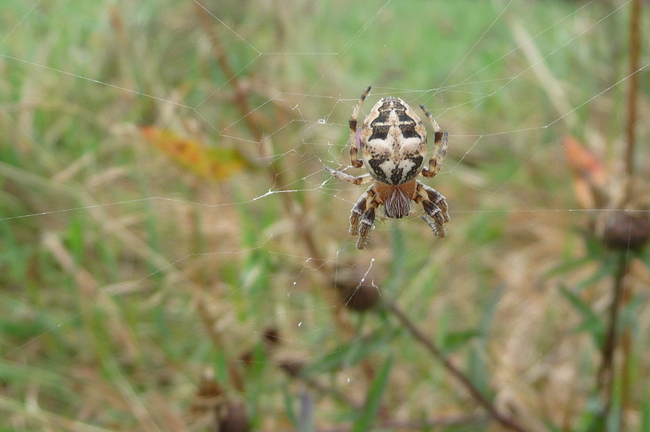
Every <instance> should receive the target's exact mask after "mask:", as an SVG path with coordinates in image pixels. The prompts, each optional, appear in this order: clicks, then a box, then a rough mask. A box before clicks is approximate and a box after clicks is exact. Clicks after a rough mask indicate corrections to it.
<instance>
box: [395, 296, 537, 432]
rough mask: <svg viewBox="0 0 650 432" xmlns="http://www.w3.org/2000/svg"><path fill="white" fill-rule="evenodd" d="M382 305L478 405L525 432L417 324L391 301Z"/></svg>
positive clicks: (493, 415) (513, 428)
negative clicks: (500, 410)
mask: <svg viewBox="0 0 650 432" xmlns="http://www.w3.org/2000/svg"><path fill="white" fill-rule="evenodd" d="M384 306H385V307H386V309H388V310H389V311H391V312H392V313H393V314H394V315H395V316H396V317H397V318H398V319H399V320H400V322H401V323H402V325H403V326H404V327H406V328H407V329H408V330H409V331H410V332H411V334H412V335H413V336H414V337H415V339H417V340H418V341H419V342H420V343H421V344H422V345H424V347H425V348H426V349H427V350H428V351H429V352H430V353H431V354H432V355H433V356H434V357H435V358H436V359H437V360H439V361H440V362H442V364H443V365H444V367H445V369H447V371H448V372H449V373H450V374H451V375H453V376H454V377H455V378H456V379H457V380H458V381H460V382H461V384H463V386H464V387H465V388H466V389H467V391H468V392H469V393H470V395H472V397H473V398H474V400H476V402H478V404H479V405H481V406H482V407H483V408H485V410H487V412H488V413H489V414H490V416H491V417H492V418H493V419H494V420H496V421H497V422H499V423H501V425H503V426H504V427H506V428H508V429H511V430H514V431H518V432H526V431H527V429H525V428H524V427H523V426H521V425H520V424H519V423H517V422H516V421H515V420H513V419H511V418H510V417H508V416H507V415H505V414H502V413H501V412H499V410H498V409H497V408H496V407H495V406H494V404H492V402H490V401H489V400H488V398H487V397H486V396H485V395H484V394H483V393H481V391H480V390H479V389H478V388H477V387H476V386H475V385H474V383H473V382H472V381H471V380H470V379H469V378H468V377H467V375H465V374H464V373H463V372H462V371H461V370H460V369H458V368H457V367H456V365H454V364H453V363H452V362H451V361H450V360H449V359H448V358H447V356H445V354H444V353H443V352H442V350H441V349H440V348H438V347H437V346H436V345H435V344H434V343H433V342H432V341H431V339H430V338H429V337H428V336H426V335H425V334H424V333H423V332H422V331H421V330H420V329H419V328H417V326H416V325H415V324H414V323H413V322H412V321H411V320H410V319H409V318H408V317H407V316H406V314H405V313H404V312H403V311H402V310H401V309H400V308H399V307H398V306H397V305H396V304H395V303H392V302H384Z"/></svg>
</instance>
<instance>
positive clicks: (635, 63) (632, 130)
mask: <svg viewBox="0 0 650 432" xmlns="http://www.w3.org/2000/svg"><path fill="white" fill-rule="evenodd" d="M640 21H641V0H633V1H632V9H631V11H630V78H629V87H628V96H627V149H626V153H625V173H626V174H627V175H628V177H632V175H633V174H634V146H635V143H636V118H637V97H636V95H637V92H638V88H639V74H638V73H636V72H637V71H638V70H639V52H640V51H641V26H640Z"/></svg>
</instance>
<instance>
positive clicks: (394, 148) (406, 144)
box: [359, 97, 427, 186]
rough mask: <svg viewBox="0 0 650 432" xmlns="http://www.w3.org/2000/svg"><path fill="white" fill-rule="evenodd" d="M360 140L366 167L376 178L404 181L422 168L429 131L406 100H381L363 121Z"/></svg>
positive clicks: (390, 183) (400, 182) (394, 183)
mask: <svg viewBox="0 0 650 432" xmlns="http://www.w3.org/2000/svg"><path fill="white" fill-rule="evenodd" d="M359 141H360V142H359V144H360V147H361V152H362V154H363V161H364V164H365V165H366V169H367V170H368V172H369V173H370V175H372V176H373V177H374V178H375V179H376V180H378V181H380V182H382V183H387V184H389V185H395V186H396V185H400V184H402V183H406V182H409V181H411V180H412V179H414V178H415V177H416V176H417V175H418V174H419V173H420V171H421V170H422V168H423V164H424V158H425V156H426V154H427V131H426V128H425V127H424V125H423V124H422V121H421V120H420V117H418V115H417V114H416V113H415V112H414V111H413V110H412V109H411V107H409V106H408V105H407V104H406V103H405V102H404V101H403V100H401V99H399V98H395V97H388V98H384V99H382V100H380V101H379V102H377V104H376V105H375V106H374V107H373V109H372V110H371V113H370V114H369V115H368V117H366V120H365V121H364V122H363V129H362V130H361V133H360V136H359Z"/></svg>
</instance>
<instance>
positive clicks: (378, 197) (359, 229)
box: [325, 86, 449, 249]
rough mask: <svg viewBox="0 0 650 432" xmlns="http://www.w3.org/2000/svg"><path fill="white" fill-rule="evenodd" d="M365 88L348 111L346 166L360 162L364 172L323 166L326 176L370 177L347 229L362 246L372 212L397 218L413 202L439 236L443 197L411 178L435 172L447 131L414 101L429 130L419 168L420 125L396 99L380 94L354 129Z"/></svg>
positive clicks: (356, 180)
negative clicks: (430, 148)
mask: <svg viewBox="0 0 650 432" xmlns="http://www.w3.org/2000/svg"><path fill="white" fill-rule="evenodd" d="M370 89H371V86H368V88H367V89H366V91H364V92H363V94H362V95H361V97H360V98H359V102H357V105H356V106H355V107H354V110H353V111H352V115H351V116H350V159H351V162H352V166H353V167H354V168H361V167H362V166H364V165H365V167H366V170H368V174H364V175H362V176H359V177H354V176H351V175H349V174H346V173H344V172H341V171H336V170H334V169H332V168H330V167H327V166H326V167H325V168H326V169H327V171H328V172H329V173H330V174H332V176H334V177H336V178H338V179H341V180H344V181H346V182H348V183H352V184H355V185H362V184H365V183H368V182H371V181H372V180H373V179H374V180H375V183H374V184H373V185H372V186H370V187H369V188H368V189H367V190H366V191H365V192H364V193H363V195H361V197H360V198H359V200H358V201H357V203H356V204H355V205H354V207H353V208H352V213H351V214H350V234H352V235H356V236H358V237H357V248H359V249H365V248H366V246H367V244H368V236H369V234H370V230H371V229H372V228H373V226H374V224H375V219H376V217H377V215H379V217H380V219H382V218H384V217H387V218H397V219H399V218H401V217H403V216H406V215H408V214H410V213H411V201H415V202H416V203H417V204H420V205H421V206H422V208H423V209H424V214H423V215H422V219H424V221H425V222H426V223H427V224H429V226H430V227H431V229H432V230H433V232H434V234H435V235H436V237H438V238H442V237H444V236H445V235H446V231H445V226H444V225H445V223H447V222H449V214H448V213H447V210H448V207H447V201H446V200H445V197H444V196H442V194H441V193H440V192H438V191H437V190H435V189H433V188H431V187H429V186H427V185H425V184H423V183H421V182H419V181H418V180H416V177H417V175H418V174H422V175H423V176H424V177H434V176H435V175H436V174H438V172H439V171H440V167H441V166H442V161H443V160H444V158H445V155H446V154H447V131H443V130H442V129H441V128H440V125H439V124H438V122H437V121H436V120H435V119H434V118H433V116H432V115H431V113H429V111H428V110H427V109H426V108H425V107H424V105H420V108H422V111H424V114H425V115H426V116H427V118H428V119H429V121H430V123H431V126H432V127H433V130H434V132H435V135H434V142H433V152H432V154H431V159H429V164H428V167H425V166H424V159H425V157H426V155H427V131H426V128H425V127H424V125H423V124H422V121H421V120H420V117H418V115H417V114H416V113H415V111H413V109H412V108H411V107H410V106H409V105H408V104H407V103H406V102H404V101H403V100H402V99H400V98H396V97H392V96H389V97H386V98H383V99H381V100H380V101H379V102H377V103H376V104H375V106H373V107H372V110H370V113H369V114H368V116H367V117H366V119H365V120H364V121H363V125H362V126H361V129H359V130H357V116H358V115H359V111H360V110H361V105H362V104H363V101H364V100H365V99H366V97H367V96H368V93H369V92H370ZM359 151H361V156H362V159H361V160H360V159H359V156H358V154H359Z"/></svg>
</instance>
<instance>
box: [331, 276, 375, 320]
mask: <svg viewBox="0 0 650 432" xmlns="http://www.w3.org/2000/svg"><path fill="white" fill-rule="evenodd" d="M334 287H335V288H337V289H338V290H339V295H340V296H341V301H342V302H343V304H344V305H345V306H346V307H347V308H349V309H351V310H354V311H358V312H363V311H367V310H368V309H372V308H373V307H374V306H375V305H376V304H377V303H378V302H379V299H380V298H381V295H380V292H379V288H378V287H377V285H376V284H375V283H374V278H373V276H372V274H371V273H370V272H366V273H363V272H361V271H356V270H355V269H350V270H348V271H341V272H339V276H338V278H337V280H336V282H335V283H334Z"/></svg>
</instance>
